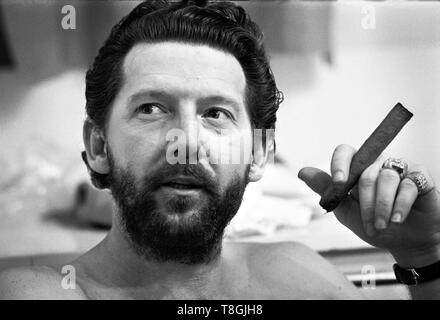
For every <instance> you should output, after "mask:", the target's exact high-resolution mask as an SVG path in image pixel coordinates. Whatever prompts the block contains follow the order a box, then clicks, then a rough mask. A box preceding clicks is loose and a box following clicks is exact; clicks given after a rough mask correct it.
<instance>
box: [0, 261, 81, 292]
mask: <svg viewBox="0 0 440 320" xmlns="http://www.w3.org/2000/svg"><path fill="white" fill-rule="evenodd" d="M66 275H67V273H66V274H62V273H61V268H60V269H59V271H58V268H56V267H55V266H30V267H20V268H14V269H7V270H4V271H2V272H0V300H15V299H23V300H28V299H29V300H34V299H35V300H37V299H38V300H40V299H83V298H84V294H83V293H82V291H81V289H80V288H79V287H78V286H77V285H76V284H75V286H72V285H70V283H67V284H68V285H67V286H66V285H63V281H64V283H66V282H65V281H66V279H65V277H66ZM69 280H70V279H69ZM73 280H75V279H73Z"/></svg>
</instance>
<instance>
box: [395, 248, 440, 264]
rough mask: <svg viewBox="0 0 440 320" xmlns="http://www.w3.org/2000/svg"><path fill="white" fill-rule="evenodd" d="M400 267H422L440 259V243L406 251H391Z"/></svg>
mask: <svg viewBox="0 0 440 320" xmlns="http://www.w3.org/2000/svg"><path fill="white" fill-rule="evenodd" d="M391 255H392V256H393V257H394V259H395V260H396V263H397V264H398V265H399V267H401V268H404V269H412V268H422V267H426V266H429V265H431V264H433V263H436V262H438V261H440V245H436V246H431V247H426V248H424V249H422V250H421V249H418V250H406V251H405V252H399V253H397V252H391Z"/></svg>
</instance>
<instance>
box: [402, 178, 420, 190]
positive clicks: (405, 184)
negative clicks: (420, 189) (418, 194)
mask: <svg viewBox="0 0 440 320" xmlns="http://www.w3.org/2000/svg"><path fill="white" fill-rule="evenodd" d="M399 189H400V190H401V191H417V186H416V185H415V183H414V182H413V181H412V180H411V179H403V180H402V182H401V183H400V186H399Z"/></svg>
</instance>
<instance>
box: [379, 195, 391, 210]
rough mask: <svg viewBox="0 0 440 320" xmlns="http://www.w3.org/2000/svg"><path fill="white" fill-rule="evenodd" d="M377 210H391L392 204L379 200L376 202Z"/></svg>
mask: <svg viewBox="0 0 440 320" xmlns="http://www.w3.org/2000/svg"><path fill="white" fill-rule="evenodd" d="M376 208H378V209H389V208H391V203H390V202H389V201H387V200H385V199H381V198H379V199H377V201H376Z"/></svg>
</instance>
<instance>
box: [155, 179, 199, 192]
mask: <svg viewBox="0 0 440 320" xmlns="http://www.w3.org/2000/svg"><path fill="white" fill-rule="evenodd" d="M162 186H163V187H168V188H173V189H177V190H196V189H202V188H203V185H202V183H200V182H199V181H198V180H196V179H194V178H191V177H177V178H173V179H170V180H168V181H166V182H165V183H163V184H162Z"/></svg>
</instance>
